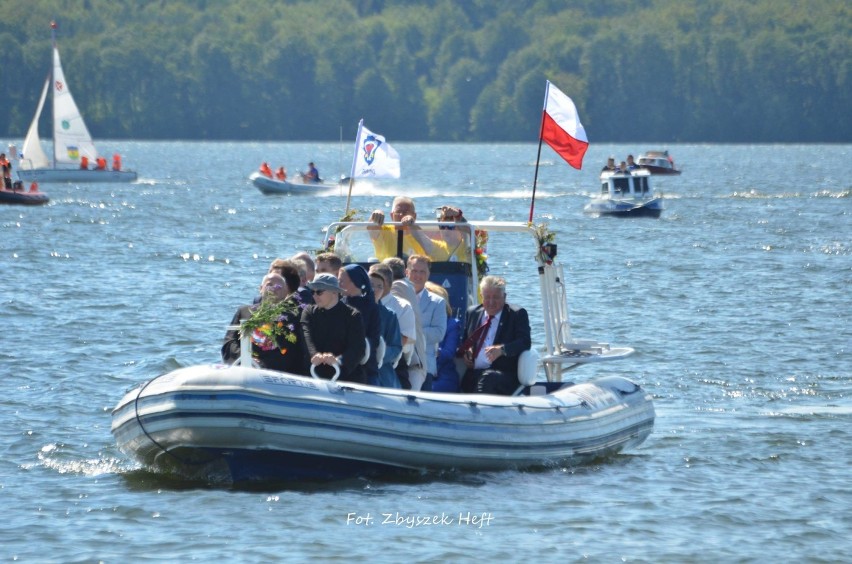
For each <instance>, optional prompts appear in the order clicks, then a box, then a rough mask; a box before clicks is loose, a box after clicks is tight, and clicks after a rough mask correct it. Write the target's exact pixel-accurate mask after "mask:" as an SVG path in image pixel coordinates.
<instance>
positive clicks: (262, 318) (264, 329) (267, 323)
mask: <svg viewBox="0 0 852 564" xmlns="http://www.w3.org/2000/svg"><path fill="white" fill-rule="evenodd" d="M293 297H294V298H297V297H298V294H294V295H293ZM300 310H301V305H300V304H299V303H298V301H294V300H292V299H289V298H288V299H286V300H282V301H280V302H278V303H271V302H267V301H261V302H260V304H259V305H258V307H257V309H255V310H254V311H253V312H252V314H251V317H250V318H248V319H247V320H246V321H245V323H243V325H242V328H241V333H242V335H243V336H245V335H250V336H251V342H252V344H254V345H257V347H258V348H260V349H261V350H264V351H271V350H274V349H279V351H280V352H281V354H282V355H283V354H287V350H288V349H287V346H286V345H282V346H279V343H280V340H281V338H283V340H284V341H285V342H286V343H293V344H294V343H296V341H297V340H298V337H297V335H296V326H295V323H294V322H293V321H292V320H293V319H298V318H299V314H300Z"/></svg>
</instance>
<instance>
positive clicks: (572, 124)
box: [541, 80, 589, 169]
mask: <svg viewBox="0 0 852 564" xmlns="http://www.w3.org/2000/svg"><path fill="white" fill-rule="evenodd" d="M541 138H542V139H543V140H544V141H545V142H546V143H547V144H548V145H550V147H551V148H552V149H553V150H554V151H556V152H557V153H559V156H561V157H562V158H563V159H565V160H566V161H568V164H570V165H571V166H573V167H574V168H576V169H581V168H583V156H584V155H585V154H586V149H588V148H589V139H588V137H586V130H585V129H584V128H583V124H582V123H580V116H579V115H577V107H576V106H575V105H574V102H573V101H572V100H571V98H569V97H568V96H566V95H565V94H564V93H563V92H562V91H561V90H559V89H558V88H557V87H556V86H554V85H553V84H551V83H550V81H549V80H548V81H547V92H546V94H545V96H544V116H543V119H542V125H541Z"/></svg>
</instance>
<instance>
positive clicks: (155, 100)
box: [0, 0, 852, 142]
mask: <svg viewBox="0 0 852 564" xmlns="http://www.w3.org/2000/svg"><path fill="white" fill-rule="evenodd" d="M69 4H70V6H69ZM0 15H2V18H0V60H2V65H0V105H2V107H3V108H4V111H3V112H2V113H0V132H3V134H4V136H6V137H7V138H9V139H20V138H21V137H22V136H23V134H24V132H25V130H26V128H27V126H28V124H29V120H30V119H31V116H32V112H33V111H34V109H35V105H36V102H37V99H38V94H39V92H40V88H41V84H42V82H43V80H44V76H45V75H46V73H47V71H48V68H49V65H50V49H49V46H50V43H49V34H50V30H49V26H48V24H49V22H50V20H51V19H53V18H56V19H57V20H58V23H59V32H58V34H57V37H58V43H59V47H60V52H61V55H62V60H63V65H64V67H65V71H66V75H67V78H68V81H69V83H70V86H71V89H72V92H73V93H74V95H75V98H76V99H77V102H78V104H79V105H80V106H81V109H82V111H83V113H84V115H85V116H86V120H87V122H88V124H89V127H90V129H91V130H92V131H93V133H94V134H95V135H96V136H97V137H115V138H120V137H129V138H138V139H156V138H184V139H261V140H262V139H275V140H293V139H304V140H315V139H316V140H335V139H337V138H338V136H339V132H340V127H341V126H343V127H344V134H345V135H347V136H348V135H352V134H354V129H355V126H356V124H357V122H358V120H359V119H360V118H362V117H363V118H365V119H366V120H367V123H368V124H369V126H370V128H371V129H373V130H375V131H380V132H381V133H383V134H384V135H386V136H387V137H388V138H390V139H397V140H435V141H471V140H477V141H486V140H487V141H524V140H535V139H536V138H537V134H538V127H539V123H540V115H541V109H542V108H541V107H542V102H543V98H544V81H545V79H550V80H551V81H553V82H554V83H555V84H556V85H557V86H558V87H559V88H561V89H562V90H563V91H564V92H565V93H566V94H568V95H569V96H571V97H572V98H573V99H574V101H575V103H576V104H577V107H578V109H579V111H580V116H581V119H582V120H583V123H584V125H585V126H586V130H587V132H588V134H589V136H590V139H591V140H592V141H598V142H601V141H613V142H617V141H633V142H635V141H654V142H678V141H680V142H700V141H704V142H818V141H823V142H849V141H852V127H850V125H849V119H848V117H846V116H847V115H848V114H849V112H850V110H852V103H850V102H852V100H850V92H852V79H851V78H850V74H852V73H851V72H850V71H852V33H850V31H852V29H851V28H852V4H849V2H848V1H846V0H805V1H803V2H797V3H793V2H786V1H783V0H751V1H748V2H744V1H743V0H642V1H638V0H597V1H595V2H587V1H585V0H466V1H465V2H457V1H454V0H431V1H426V0H421V1H417V0H304V1H302V0H291V1H288V2H270V1H267V0H231V1H229V2H214V1H205V0H157V1H150V2H143V3H140V2H135V1H133V0H84V1H83V2H79V3H76V2H72V3H68V2H60V1H59V0H28V1H27V2H19V1H11V0H0ZM44 127H46V125H45V126H44ZM45 133H46V132H43V134H45Z"/></svg>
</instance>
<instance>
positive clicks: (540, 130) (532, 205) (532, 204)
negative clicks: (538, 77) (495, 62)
mask: <svg viewBox="0 0 852 564" xmlns="http://www.w3.org/2000/svg"><path fill="white" fill-rule="evenodd" d="M549 88H550V81H549V80H548V81H547V86H546V87H545V89H544V107H542V109H541V124H540V125H539V127H538V154H537V155H536V157H535V175H534V176H533V191H532V200H531V201H530V219H529V223H530V225H532V220H533V209H534V208H535V187H536V184H538V163H539V161H540V160H541V143H542V140H543V134H544V114H545V112H546V111H547V91H548V89H549Z"/></svg>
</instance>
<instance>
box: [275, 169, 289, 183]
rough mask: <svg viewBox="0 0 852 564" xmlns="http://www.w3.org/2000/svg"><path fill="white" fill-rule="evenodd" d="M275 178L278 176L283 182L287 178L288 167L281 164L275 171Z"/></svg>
mask: <svg viewBox="0 0 852 564" xmlns="http://www.w3.org/2000/svg"><path fill="white" fill-rule="evenodd" d="M275 178H277V179H278V180H280V181H281V182H284V181H285V180H287V169H286V168H284V167H283V166H279V167H278V170H276V171H275Z"/></svg>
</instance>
